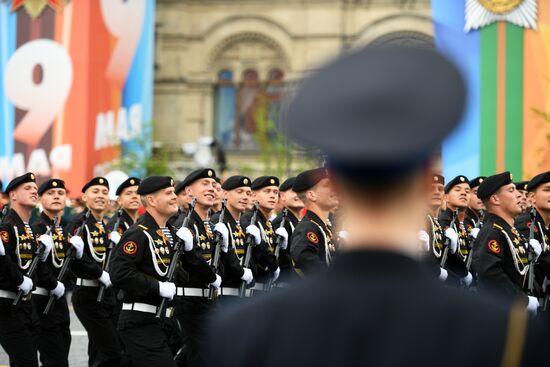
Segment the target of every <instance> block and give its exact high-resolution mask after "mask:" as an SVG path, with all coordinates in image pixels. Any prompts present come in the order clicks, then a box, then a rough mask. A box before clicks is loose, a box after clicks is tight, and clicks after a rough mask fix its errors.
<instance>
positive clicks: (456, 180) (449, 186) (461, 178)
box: [445, 175, 468, 194]
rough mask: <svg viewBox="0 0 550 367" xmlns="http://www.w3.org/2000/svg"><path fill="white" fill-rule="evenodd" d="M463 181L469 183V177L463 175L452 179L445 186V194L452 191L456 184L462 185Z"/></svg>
mask: <svg viewBox="0 0 550 367" xmlns="http://www.w3.org/2000/svg"><path fill="white" fill-rule="evenodd" d="M463 183H468V177H466V176H463V175H458V176H456V177H455V178H453V179H452V180H451V181H449V182H448V183H447V185H446V186H445V194H447V193H448V192H449V191H451V189H452V188H453V187H455V186H456V185H460V184H463Z"/></svg>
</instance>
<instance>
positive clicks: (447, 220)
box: [439, 175, 472, 278]
mask: <svg viewBox="0 0 550 367" xmlns="http://www.w3.org/2000/svg"><path fill="white" fill-rule="evenodd" d="M461 183H468V179H467V178H466V177H465V176H462V175H459V176H456V177H455V178H453V179H452V180H451V181H449V183H447V185H445V193H448V192H449V191H451V189H452V188H453V187H454V186H456V185H458V184H461ZM452 217H453V211H452V210H451V209H449V208H447V209H446V210H444V211H442V212H441V213H440V214H439V223H440V224H441V226H442V227H443V231H445V230H446V229H447V228H449V227H450V225H451V221H452ZM453 229H454V230H455V231H456V233H457V234H458V249H457V251H456V252H455V253H454V254H452V253H451V252H450V251H449V254H448V257H447V263H446V264H445V268H446V269H447V270H449V271H451V272H453V273H454V274H455V275H456V276H458V277H459V278H464V277H466V276H468V269H467V268H466V259H467V258H468V253H469V252H470V249H471V246H472V239H471V238H470V236H469V234H468V231H467V230H466V226H465V222H464V221H460V220H459V219H458V218H457V219H456V221H455V224H454V226H453Z"/></svg>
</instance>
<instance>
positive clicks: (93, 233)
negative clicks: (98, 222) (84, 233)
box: [90, 231, 99, 237]
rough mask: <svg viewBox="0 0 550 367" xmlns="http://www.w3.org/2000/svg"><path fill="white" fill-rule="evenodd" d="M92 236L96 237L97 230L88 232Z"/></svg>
mask: <svg viewBox="0 0 550 367" xmlns="http://www.w3.org/2000/svg"><path fill="white" fill-rule="evenodd" d="M90 234H91V235H92V236H93V237H97V236H98V235H99V232H98V231H92V232H91V233H90Z"/></svg>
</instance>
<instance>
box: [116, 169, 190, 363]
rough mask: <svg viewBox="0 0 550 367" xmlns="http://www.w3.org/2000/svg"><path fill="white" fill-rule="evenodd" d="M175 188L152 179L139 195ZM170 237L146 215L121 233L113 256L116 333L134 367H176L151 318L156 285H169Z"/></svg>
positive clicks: (157, 302) (155, 306)
mask: <svg viewBox="0 0 550 367" xmlns="http://www.w3.org/2000/svg"><path fill="white" fill-rule="evenodd" d="M173 185H174V181H173V180H172V178H170V177H159V176H153V177H149V178H147V179H145V180H144V181H143V182H142V184H141V185H140V186H139V189H138V192H139V194H140V195H146V194H150V193H153V192H156V191H158V190H162V189H165V188H168V187H173ZM174 235H175V234H173V233H171V232H170V231H169V229H168V228H166V227H165V228H161V227H159V225H158V223H157V222H156V221H155V219H154V218H153V217H152V216H151V215H150V214H149V213H145V214H144V215H143V216H142V217H141V218H140V219H139V221H138V223H136V224H134V225H132V226H131V227H130V228H129V229H128V230H127V231H125V232H124V234H123V235H122V238H121V239H120V242H119V245H117V246H116V247H115V249H114V252H113V257H112V259H111V266H110V269H111V277H112V280H113V284H114V285H115V286H116V287H118V288H120V289H122V290H123V292H124V296H123V304H122V311H121V314H120V317H119V320H118V330H119V332H120V336H121V338H122V340H123V342H124V345H125V346H126V351H127V352H128V354H129V355H130V356H131V359H132V365H133V366H175V362H174V360H173V358H172V353H171V351H170V348H169V347H168V344H167V342H166V335H165V334H164V331H163V329H162V327H161V326H160V324H159V322H158V320H157V319H156V318H155V314H156V312H157V310H158V307H159V306H160V303H161V300H162V297H161V296H160V293H159V292H160V290H159V287H160V286H159V282H164V281H167V274H168V268H169V267H170V264H171V261H172V256H173V242H174V237H173V236H174ZM179 279H181V278H179ZM173 281H174V282H175V283H176V281H175V280H173ZM167 313H168V315H163V316H164V317H172V315H171V308H169V309H168V311H167Z"/></svg>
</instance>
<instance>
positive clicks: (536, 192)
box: [516, 171, 550, 293]
mask: <svg viewBox="0 0 550 367" xmlns="http://www.w3.org/2000/svg"><path fill="white" fill-rule="evenodd" d="M524 188H525V186H524ZM527 190H529V199H530V201H531V202H532V203H533V208H534V210H535V223H534V226H533V235H534V238H535V239H536V240H537V241H539V243H540V244H541V245H542V254H541V255H540V256H539V258H538V262H537V264H536V267H535V274H536V278H537V283H538V285H539V287H540V289H542V290H543V293H547V292H548V291H549V290H550V289H548V281H549V280H550V239H549V238H550V171H549V172H544V173H541V174H538V175H536V176H535V177H533V179H532V180H531V181H529V183H528V184H527ZM532 222H533V221H532V219H531V213H530V212H527V213H523V214H520V215H519V216H518V217H517V218H516V228H517V229H518V231H519V232H520V233H521V234H522V235H523V236H524V237H525V238H529V234H530V230H531V227H532Z"/></svg>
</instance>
